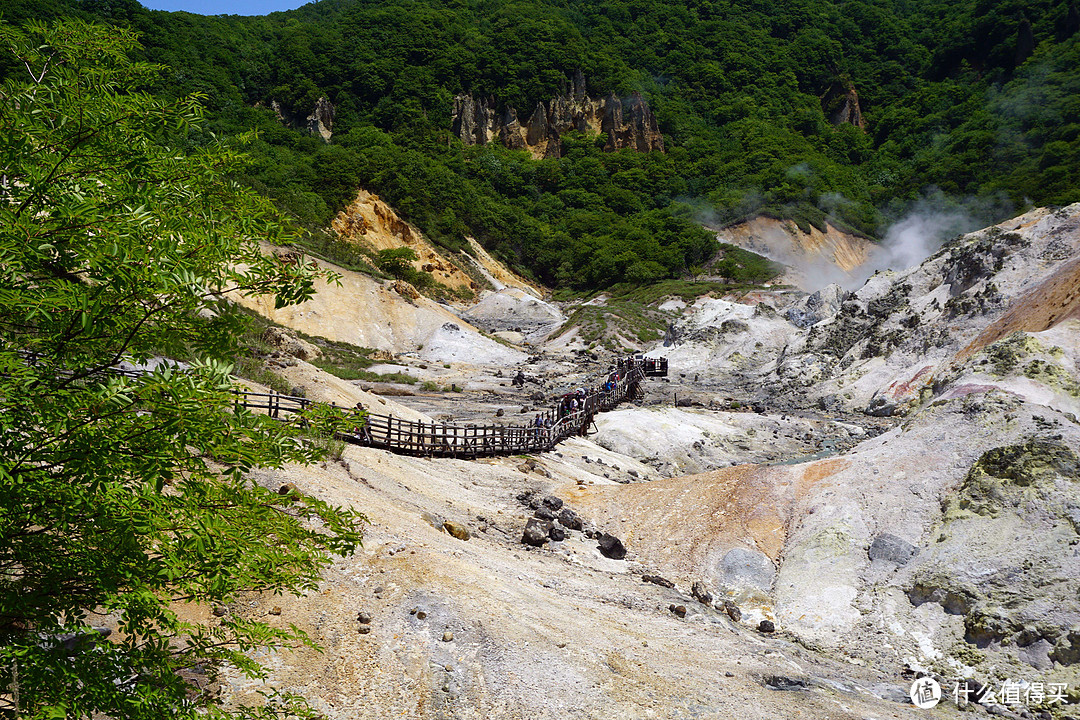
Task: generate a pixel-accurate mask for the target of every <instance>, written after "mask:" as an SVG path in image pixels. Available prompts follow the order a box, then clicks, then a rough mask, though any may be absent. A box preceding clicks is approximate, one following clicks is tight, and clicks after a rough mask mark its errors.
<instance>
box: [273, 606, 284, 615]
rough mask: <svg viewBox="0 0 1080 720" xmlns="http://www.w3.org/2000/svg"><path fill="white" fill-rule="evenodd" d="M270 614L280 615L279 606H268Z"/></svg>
mask: <svg viewBox="0 0 1080 720" xmlns="http://www.w3.org/2000/svg"><path fill="white" fill-rule="evenodd" d="M270 614H271V615H280V614H281V606H280V605H275V606H274V607H272V608H270Z"/></svg>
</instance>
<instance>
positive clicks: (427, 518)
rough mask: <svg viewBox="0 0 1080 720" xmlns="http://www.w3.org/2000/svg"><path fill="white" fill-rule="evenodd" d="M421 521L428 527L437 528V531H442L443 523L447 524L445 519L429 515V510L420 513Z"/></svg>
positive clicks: (432, 514)
mask: <svg viewBox="0 0 1080 720" xmlns="http://www.w3.org/2000/svg"><path fill="white" fill-rule="evenodd" d="M420 519H422V520H423V521H424V522H426V523H427V524H428V525H430V526H431V527H433V528H435V529H436V530H438V529H440V528H441V527H442V526H443V523H445V522H446V519H445V518H441V517H439V516H438V515H435V514H434V513H429V512H428V511H427V510H425V511H424V512H422V513H420Z"/></svg>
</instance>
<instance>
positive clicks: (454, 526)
mask: <svg viewBox="0 0 1080 720" xmlns="http://www.w3.org/2000/svg"><path fill="white" fill-rule="evenodd" d="M443 530H445V531H446V532H448V533H449V534H450V535H453V536H454V537H456V538H457V539H458V540H468V539H469V537H470V535H469V528H467V527H465V526H464V525H462V524H461V523H459V522H454V521H453V520H447V521H446V522H444V523H443Z"/></svg>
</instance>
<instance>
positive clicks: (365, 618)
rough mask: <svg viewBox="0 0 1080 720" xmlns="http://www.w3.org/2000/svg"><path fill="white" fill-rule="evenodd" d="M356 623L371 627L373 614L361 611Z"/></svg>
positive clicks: (357, 615)
mask: <svg viewBox="0 0 1080 720" xmlns="http://www.w3.org/2000/svg"><path fill="white" fill-rule="evenodd" d="M356 622H358V623H363V624H364V625H369V624H370V623H371V614H370V613H366V612H364V611H363V610H361V611H360V612H358V613H356Z"/></svg>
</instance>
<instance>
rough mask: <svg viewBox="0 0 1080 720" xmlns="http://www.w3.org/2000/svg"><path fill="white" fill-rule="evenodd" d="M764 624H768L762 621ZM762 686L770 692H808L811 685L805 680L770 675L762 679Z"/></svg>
mask: <svg viewBox="0 0 1080 720" xmlns="http://www.w3.org/2000/svg"><path fill="white" fill-rule="evenodd" d="M762 622H767V621H766V620H762ZM762 684H764V685H765V687H767V688H769V689H770V690H806V689H807V688H808V687H809V685H808V684H807V682H806V681H805V680H801V679H799V678H790V677H787V676H786V675H769V676H767V677H764V678H762Z"/></svg>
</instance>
